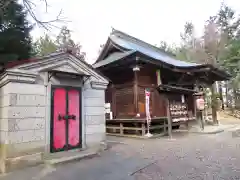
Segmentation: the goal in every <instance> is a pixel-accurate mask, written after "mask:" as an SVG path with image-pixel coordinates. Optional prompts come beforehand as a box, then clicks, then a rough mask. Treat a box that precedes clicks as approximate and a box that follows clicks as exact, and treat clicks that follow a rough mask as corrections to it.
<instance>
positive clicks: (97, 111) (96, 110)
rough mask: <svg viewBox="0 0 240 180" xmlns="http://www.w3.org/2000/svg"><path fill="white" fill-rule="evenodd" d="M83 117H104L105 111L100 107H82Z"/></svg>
mask: <svg viewBox="0 0 240 180" xmlns="http://www.w3.org/2000/svg"><path fill="white" fill-rule="evenodd" d="M84 112H85V115H88V116H91V115H104V114H105V109H104V107H103V106H102V107H101V106H99V107H84Z"/></svg>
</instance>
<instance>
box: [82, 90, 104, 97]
mask: <svg viewBox="0 0 240 180" xmlns="http://www.w3.org/2000/svg"><path fill="white" fill-rule="evenodd" d="M83 95H84V98H85V99H86V98H104V97H105V91H104V90H96V89H86V90H85V91H84V92H83Z"/></svg>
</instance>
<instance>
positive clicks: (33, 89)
mask: <svg viewBox="0 0 240 180" xmlns="http://www.w3.org/2000/svg"><path fill="white" fill-rule="evenodd" d="M8 90H9V93H16V94H38V95H45V87H44V86H43V85H40V84H24V83H16V82H14V83H13V82H12V83H9V87H8Z"/></svg>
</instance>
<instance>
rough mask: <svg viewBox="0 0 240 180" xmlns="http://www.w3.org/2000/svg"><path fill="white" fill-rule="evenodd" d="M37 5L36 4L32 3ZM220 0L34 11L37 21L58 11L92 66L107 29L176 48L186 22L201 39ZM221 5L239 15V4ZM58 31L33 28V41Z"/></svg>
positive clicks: (103, 3)
mask: <svg viewBox="0 0 240 180" xmlns="http://www.w3.org/2000/svg"><path fill="white" fill-rule="evenodd" d="M34 1H37V0H34ZM221 2H222V1H221V0H201V1H200V0H121V1H119V0H118V1H117V0H48V9H47V12H46V9H45V4H44V3H43V1H40V0H39V2H37V6H36V9H35V12H36V15H37V17H38V18H39V19H42V20H44V21H46V20H52V19H55V18H56V16H57V15H58V13H59V12H60V10H61V9H62V17H63V18H64V19H65V20H66V21H65V22H62V23H58V24H55V25H57V26H58V27H61V26H62V25H67V26H68V28H69V29H70V30H71V31H72V38H73V40H74V41H75V42H80V44H81V45H82V51H84V52H86V60H87V62H88V63H90V64H92V63H94V61H95V60H96V58H97V56H98V51H99V46H100V44H104V43H105V42H106V40H107V38H108V36H109V34H110V32H111V28H112V27H113V28H114V29H117V30H120V31H123V32H125V33H127V34H129V35H132V36H134V37H136V38H139V39H141V40H143V41H146V42H148V43H150V44H153V45H156V44H160V42H161V41H166V42H168V43H170V44H179V42H180V33H181V32H182V31H183V27H184V24H185V22H186V21H191V22H192V23H193V24H194V26H195V30H196V35H197V36H199V35H201V33H202V31H203V27H204V23H205V21H206V20H207V19H208V18H209V16H211V15H215V14H216V12H217V11H218V9H219V7H220V5H221ZM225 3H226V4H228V5H229V6H230V7H232V8H233V9H235V10H236V11H238V12H239V13H240V1H239V0H225ZM59 31H60V29H58V28H54V29H52V30H51V31H50V32H47V31H45V30H44V29H43V28H40V27H37V26H36V27H35V28H34V30H33V32H32V36H33V37H34V39H36V38H38V37H39V36H41V35H43V34H44V33H47V34H49V35H50V36H52V37H56V36H57V35H58V33H59Z"/></svg>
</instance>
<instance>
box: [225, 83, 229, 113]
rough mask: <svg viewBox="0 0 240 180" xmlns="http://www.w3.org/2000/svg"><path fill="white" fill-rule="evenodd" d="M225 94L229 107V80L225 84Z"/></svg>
mask: <svg viewBox="0 0 240 180" xmlns="http://www.w3.org/2000/svg"><path fill="white" fill-rule="evenodd" d="M225 88H226V90H225V96H226V107H227V108H228V107H229V104H228V99H229V95H228V81H227V82H226V84H225Z"/></svg>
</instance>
